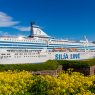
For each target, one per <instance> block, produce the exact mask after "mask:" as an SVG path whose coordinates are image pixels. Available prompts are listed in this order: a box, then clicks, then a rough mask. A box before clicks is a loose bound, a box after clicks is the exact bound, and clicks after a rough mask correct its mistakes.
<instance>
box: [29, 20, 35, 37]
mask: <svg viewBox="0 0 95 95" xmlns="http://www.w3.org/2000/svg"><path fill="white" fill-rule="evenodd" d="M30 25H31V30H30V35H29V37H33V25H35V22H31V23H30Z"/></svg>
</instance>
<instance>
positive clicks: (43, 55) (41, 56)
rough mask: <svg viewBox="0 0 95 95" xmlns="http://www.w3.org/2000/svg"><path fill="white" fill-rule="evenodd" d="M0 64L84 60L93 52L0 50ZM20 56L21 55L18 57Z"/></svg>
mask: <svg viewBox="0 0 95 95" xmlns="http://www.w3.org/2000/svg"><path fill="white" fill-rule="evenodd" d="M2 52H5V53H4V56H3V57H2V56H0V64H24V63H25V64H27V63H43V62H46V61H47V60H85V59H91V58H94V57H95V53H94V52H32V53H30V54H28V52H27V53H26V55H24V54H25V53H22V54H21V53H20V52H19V53H18V55H15V54H16V53H10V54H9V53H8V52H7V51H6V50H5V49H4V50H3V49H2V50H0V55H1V54H2ZM20 54H21V55H20Z"/></svg>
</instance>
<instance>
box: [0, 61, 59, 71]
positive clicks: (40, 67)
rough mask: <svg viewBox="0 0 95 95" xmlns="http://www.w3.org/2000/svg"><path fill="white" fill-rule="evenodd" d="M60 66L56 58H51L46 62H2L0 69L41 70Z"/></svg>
mask: <svg viewBox="0 0 95 95" xmlns="http://www.w3.org/2000/svg"><path fill="white" fill-rule="evenodd" d="M57 68H58V62H57V61H56V60H49V61H47V62H44V63H36V64H1V65H0V71H8V70H12V71H14V70H18V71H23V70H26V71H41V70H55V69H57Z"/></svg>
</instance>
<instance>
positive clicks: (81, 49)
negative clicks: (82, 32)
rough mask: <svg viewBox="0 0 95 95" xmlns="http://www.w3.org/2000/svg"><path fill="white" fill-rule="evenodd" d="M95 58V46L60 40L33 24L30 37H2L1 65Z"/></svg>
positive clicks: (0, 49) (0, 43) (0, 45)
mask: <svg viewBox="0 0 95 95" xmlns="http://www.w3.org/2000/svg"><path fill="white" fill-rule="evenodd" d="M94 57H95V44H93V43H91V42H89V41H88V40H87V39H86V40H85V41H69V40H58V39H54V38H52V37H50V36H48V35H47V34H46V33H45V32H43V31H42V30H41V29H40V27H39V26H36V25H35V24H33V23H31V34H30V36H29V37H0V64H19V63H20V64H22V63H41V62H45V61H47V60H83V59H89V58H94Z"/></svg>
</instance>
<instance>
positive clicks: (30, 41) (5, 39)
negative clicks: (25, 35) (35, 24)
mask: <svg viewBox="0 0 95 95" xmlns="http://www.w3.org/2000/svg"><path fill="white" fill-rule="evenodd" d="M4 40H6V41H24V42H40V43H41V42H42V41H31V40H16V39H15V40H13V39H4Z"/></svg>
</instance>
